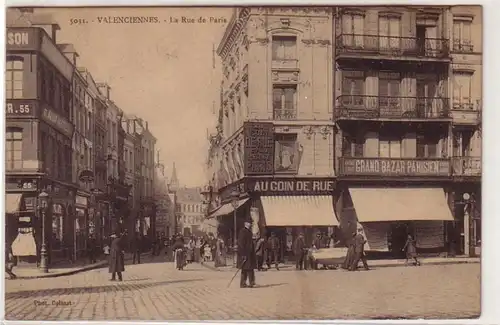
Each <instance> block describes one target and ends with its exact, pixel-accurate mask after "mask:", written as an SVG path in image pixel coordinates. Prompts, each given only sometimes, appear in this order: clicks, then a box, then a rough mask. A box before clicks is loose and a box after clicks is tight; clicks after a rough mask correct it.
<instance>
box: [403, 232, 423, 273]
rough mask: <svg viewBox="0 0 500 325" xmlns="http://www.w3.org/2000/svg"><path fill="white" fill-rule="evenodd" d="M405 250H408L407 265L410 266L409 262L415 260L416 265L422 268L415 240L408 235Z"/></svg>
mask: <svg viewBox="0 0 500 325" xmlns="http://www.w3.org/2000/svg"><path fill="white" fill-rule="evenodd" d="M403 250H406V261H405V265H407V264H408V260H414V261H415V263H414V265H418V266H420V262H419V261H418V259H417V246H416V243H415V240H414V239H413V238H412V236H411V235H408V239H406V243H405V245H404V247H403Z"/></svg>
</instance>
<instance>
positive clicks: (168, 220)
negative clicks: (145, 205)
mask: <svg viewBox="0 0 500 325" xmlns="http://www.w3.org/2000/svg"><path fill="white" fill-rule="evenodd" d="M155 172H156V177H155V178H154V199H155V205H156V218H155V222H156V235H160V234H162V233H163V234H165V235H167V236H172V235H173V231H174V225H175V214H172V213H170V212H171V209H170V205H171V204H172V202H170V197H169V195H168V194H169V191H168V178H167V177H166V176H165V166H164V165H163V164H160V163H159V162H158V161H157V164H156V170H155Z"/></svg>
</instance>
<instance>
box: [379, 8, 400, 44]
mask: <svg viewBox="0 0 500 325" xmlns="http://www.w3.org/2000/svg"><path fill="white" fill-rule="evenodd" d="M378 34H379V36H380V38H379V46H380V48H381V49H389V48H391V49H392V48H396V49H397V48H400V47H401V44H400V42H401V38H400V36H401V17H399V16H397V15H386V16H380V17H379V20H378Z"/></svg>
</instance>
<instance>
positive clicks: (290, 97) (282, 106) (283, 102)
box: [273, 85, 297, 120]
mask: <svg viewBox="0 0 500 325" xmlns="http://www.w3.org/2000/svg"><path fill="white" fill-rule="evenodd" d="M296 94H297V86H296V85H284V86H281V85H274V87H273V111H274V119H276V120H293V119H296V118H297V108H296V107H297V105H296Z"/></svg>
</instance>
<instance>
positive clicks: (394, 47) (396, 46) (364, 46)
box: [336, 34, 450, 58]
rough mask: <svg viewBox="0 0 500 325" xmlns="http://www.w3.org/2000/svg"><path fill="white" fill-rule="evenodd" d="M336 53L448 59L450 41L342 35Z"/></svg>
mask: <svg viewBox="0 0 500 325" xmlns="http://www.w3.org/2000/svg"><path fill="white" fill-rule="evenodd" d="M336 51H337V55H338V54H344V53H366V54H378V55H394V56H414V57H433V58H440V57H448V56H449V52H450V50H449V41H448V40H447V39H444V38H425V39H421V38H417V37H401V36H384V35H363V34H341V35H339V36H337V43H336Z"/></svg>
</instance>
